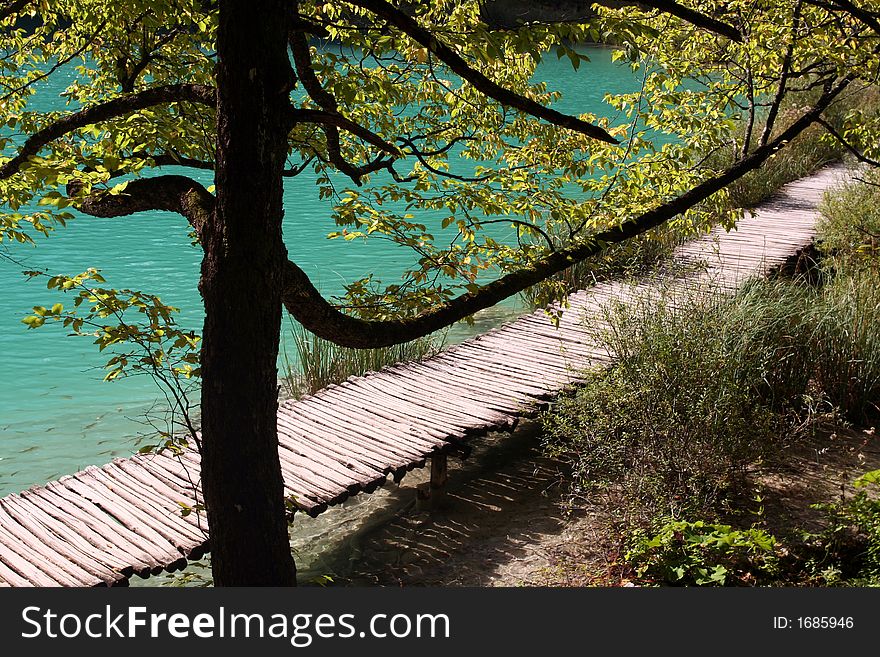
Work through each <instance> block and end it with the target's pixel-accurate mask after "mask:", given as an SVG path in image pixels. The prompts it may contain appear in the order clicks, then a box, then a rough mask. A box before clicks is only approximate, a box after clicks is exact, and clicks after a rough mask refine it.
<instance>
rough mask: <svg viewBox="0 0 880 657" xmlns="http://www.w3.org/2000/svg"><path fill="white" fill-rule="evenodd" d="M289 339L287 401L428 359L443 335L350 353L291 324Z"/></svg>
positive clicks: (439, 343) (350, 350)
mask: <svg viewBox="0 0 880 657" xmlns="http://www.w3.org/2000/svg"><path fill="white" fill-rule="evenodd" d="M290 337H291V339H292V341H293V350H294V355H295V358H291V357H290V355H289V354H288V353H287V350H286V348H285V349H284V350H283V352H282V355H283V358H284V361H285V370H286V373H285V376H284V377H283V379H282V381H283V383H284V386H285V388H286V392H287V393H288V394H289V395H290V396H291V397H302V396H303V395H307V394H313V393H315V392H317V391H318V390H320V389H321V388H324V387H326V386H328V385H330V384H331V383H341V382H343V381H345V380H346V379H347V378H349V377H350V376H360V375H362V374H366V373H367V372H373V371H377V370H380V369H382V368H383V367H385V366H387V365H393V364H395V363H400V362H406V361H412V360H419V359H422V358H426V357H428V356H431V355H433V354H435V353H437V352H438V351H440V349H442V347H443V342H444V340H445V333H443V334H440V335H434V336H428V337H425V338H421V339H419V340H413V341H412V342H405V343H403V344H398V345H394V346H391V347H380V348H377V349H351V348H348V347H340V346H339V345H336V344H333V343H332V342H329V341H328V340H324V339H322V338H319V337H318V336H316V335H314V334H313V333H310V332H309V331H307V330H305V329H304V328H303V327H302V326H300V325H299V324H296V323H294V322H293V321H291V323H290Z"/></svg>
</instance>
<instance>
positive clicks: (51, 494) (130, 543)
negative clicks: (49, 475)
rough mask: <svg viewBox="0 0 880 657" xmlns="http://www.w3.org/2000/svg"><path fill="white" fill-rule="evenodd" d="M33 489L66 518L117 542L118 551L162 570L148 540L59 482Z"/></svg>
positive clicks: (159, 561)
mask: <svg viewBox="0 0 880 657" xmlns="http://www.w3.org/2000/svg"><path fill="white" fill-rule="evenodd" d="M26 492H27V491H25V493H26ZM33 492H34V494H35V496H38V497H41V498H45V499H47V500H48V501H49V502H50V504H54V505H57V507H58V509H59V510H61V511H63V514H64V517H65V520H69V521H70V523H71V524H73V525H77V524H80V523H81V524H83V525H85V526H86V527H89V528H90V529H92V530H94V531H95V532H97V533H98V534H99V535H100V536H102V537H103V539H104V540H105V541H107V542H108V543H110V544H111V545H113V548H114V549H115V550H118V551H120V552H123V553H125V554H128V555H129V559H130V560H131V561H132V563H133V564H138V565H142V566H143V568H145V569H148V570H149V569H158V570H161V568H162V565H161V564H162V561H161V560H160V559H159V555H158V554H154V553H153V552H152V551H151V550H148V549H146V548H144V545H143V544H144V542H143V541H142V540H141V537H140V536H139V535H138V534H136V533H135V532H133V531H131V530H130V529H128V527H126V526H125V525H123V524H121V523H120V522H119V521H117V520H116V518H114V517H113V516H111V515H109V514H108V513H106V512H104V511H103V510H102V509H101V508H100V507H97V506H95V505H94V504H93V503H91V502H89V501H88V500H85V499H83V498H82V497H80V496H79V495H77V494H76V493H74V492H73V491H71V490H68V489H67V488H66V487H65V486H63V485H62V484H60V483H59V482H57V481H51V482H49V483H48V484H46V486H45V487H43V488H40V489H35V490H34V491H33ZM23 496H24V493H22V497H23ZM48 510H49V509H47V511H48ZM141 572H143V569H142V570H141Z"/></svg>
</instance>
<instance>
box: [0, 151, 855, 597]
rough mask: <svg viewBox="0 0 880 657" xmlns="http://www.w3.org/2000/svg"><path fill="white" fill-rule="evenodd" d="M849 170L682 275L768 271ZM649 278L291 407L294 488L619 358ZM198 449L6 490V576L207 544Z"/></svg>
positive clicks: (370, 483) (368, 467)
mask: <svg viewBox="0 0 880 657" xmlns="http://www.w3.org/2000/svg"><path fill="white" fill-rule="evenodd" d="M845 173H846V172H845V171H844V170H843V169H842V168H840V167H831V168H827V169H825V170H823V171H821V172H819V173H817V174H816V175H814V176H811V177H809V178H805V179H802V180H799V181H796V182H794V183H791V184H789V185H787V186H786V187H785V188H784V189H783V190H782V192H781V193H780V194H779V195H777V196H776V197H774V198H773V199H772V200H771V201H769V202H767V203H765V204H764V205H763V206H762V207H761V208H760V210H759V212H758V213H757V214H756V215H755V216H754V217H751V218H746V219H743V220H742V221H741V222H740V224H739V228H738V230H737V231H735V232H731V233H726V232H724V231H719V230H716V231H713V232H712V233H710V234H709V235H707V236H705V237H703V238H700V239H698V240H696V241H693V242H689V243H687V244H686V245H684V246H682V247H680V248H679V249H678V251H677V254H676V257H677V260H678V261H679V262H691V263H697V264H699V265H700V266H699V267H697V268H694V269H693V270H692V271H691V273H690V274H689V275H688V276H687V277H685V278H683V279H679V282H677V283H673V284H674V285H692V284H693V282H694V281H706V280H708V281H711V282H712V283H713V284H715V285H718V286H719V287H720V288H722V289H725V290H733V289H736V288H737V287H738V286H739V285H740V284H741V283H742V282H743V281H744V280H746V279H747V278H749V277H753V276H760V275H763V274H766V273H767V272H768V271H769V270H771V269H772V268H774V267H777V266H779V265H780V264H782V263H784V262H785V261H786V260H787V259H789V258H790V257H792V256H793V255H795V254H797V253H798V252H799V251H800V250H802V249H803V248H804V247H806V246H808V245H809V244H810V243H811V241H812V239H813V234H814V227H815V221H816V217H817V213H816V208H817V204H818V203H819V201H820V200H821V197H822V194H823V192H824V191H825V190H826V189H827V188H828V187H829V186H831V185H833V184H834V183H835V181H837V180H838V179H840V178H842V177H843V176H844V175H845ZM653 285H655V284H654V283H651V282H647V283H642V284H639V285H628V284H625V283H621V282H607V283H602V284H600V285H597V286H596V287H594V288H591V289H589V290H586V291H581V292H577V293H575V294H572V295H571V296H570V297H569V304H570V305H569V308H567V309H566V310H565V312H564V314H563V316H562V320H561V322H560V324H559V326H558V327H554V326H553V324H552V323H551V322H550V321H549V319H548V316H547V314H546V313H545V312H544V311H538V312H535V313H531V314H528V315H525V316H523V317H520V318H518V319H516V320H514V321H512V322H510V323H508V324H505V325H503V326H501V327H499V328H497V329H495V330H492V331H489V332H488V333H486V334H484V335H481V336H479V337H477V338H474V339H471V340H468V341H466V342H464V343H462V344H459V345H457V346H454V347H451V348H449V349H447V350H445V351H443V352H441V353H439V354H438V355H436V356H434V357H432V358H429V359H427V360H425V361H422V362H419V363H409V364H399V365H395V366H393V367H389V368H386V369H384V370H382V371H381V372H377V373H372V374H368V375H366V376H363V377H354V378H351V379H349V380H348V381H346V382H345V383H342V384H340V385H334V386H330V387H328V388H326V389H324V390H322V391H320V392H318V393H317V394H315V395H312V396H309V397H306V398H305V399H302V400H299V401H290V402H285V403H283V404H281V407H280V409H279V412H278V433H279V444H280V449H279V452H280V456H281V467H282V470H283V473H284V480H285V489H286V492H287V494H288V495H290V496H292V497H293V499H294V501H295V502H296V504H297V505H298V507H299V508H301V509H302V510H304V511H305V512H306V513H308V514H309V515H312V516H315V515H318V514H319V513H321V512H322V511H324V510H325V509H327V507H328V506H330V505H333V504H337V503H339V502H341V501H342V500H344V499H346V498H347V497H349V496H351V495H354V494H356V493H359V492H372V491H373V490H375V489H376V487H378V486H380V485H381V484H382V483H384V482H385V481H386V479H387V477H389V476H391V477H393V478H395V479H396V480H399V479H400V478H401V477H402V476H403V475H404V474H405V473H406V472H407V471H409V470H411V469H413V468H415V467H422V466H424V465H425V463H426V459H428V458H430V457H432V456H434V455H438V454H445V453H446V452H448V451H454V450H458V449H466V447H467V441H468V438H469V437H473V436H475V435H479V434H484V433H486V432H488V431H493V430H499V429H509V428H512V427H513V426H514V425H515V423H516V422H517V420H518V419H519V418H520V417H521V416H522V415H524V414H528V413H530V412H532V411H534V410H535V409H536V407H537V406H538V405H540V404H541V403H543V402H546V401H548V400H550V399H551V398H553V397H554V396H556V395H557V394H559V392H560V391H562V390H563V389H564V388H565V387H566V386H569V385H570V384H572V383H573V382H575V381H576V380H577V379H578V376H579V372H582V371H583V370H584V369H585V368H587V367H589V366H592V365H599V364H602V363H606V362H608V361H609V356H608V355H607V354H605V353H604V352H603V351H602V349H601V348H600V347H598V346H597V345H596V344H595V343H593V342H592V341H591V339H590V337H589V335H590V331H589V329H588V328H587V327H586V325H585V320H586V321H589V320H590V318H591V317H593V318H595V317H596V314H597V311H598V310H600V309H601V307H602V306H603V305H605V304H607V303H608V302H609V301H611V300H614V299H619V300H623V301H625V300H626V299H628V298H630V297H632V295H634V294H638V293H639V291H640V290H650V289H652V286H653ZM198 481H199V457H198V454H197V453H196V452H195V451H187V452H186V453H184V454H183V455H182V456H180V457H173V456H171V455H167V454H161V455H137V456H133V457H132V458H126V459H116V460H115V461H113V462H112V463H110V464H108V465H105V466H103V467H89V468H86V469H85V470H83V471H81V472H77V473H76V474H73V475H70V476H65V477H62V478H60V479H59V480H58V481H52V482H49V483H48V484H46V485H45V486H39V487H33V488H30V489H28V490H26V491H23V492H22V493H19V494H15V495H9V496H7V497H4V498H2V499H0V585H6V586H93V585H102V584H124V583H127V578H128V577H129V576H130V575H132V574H133V573H137V574H139V575H142V576H147V575H149V574H151V573H152V574H156V573H159V572H161V571H162V570H176V569H180V568H182V567H184V566H185V565H186V562H187V560H188V559H197V558H199V557H201V556H202V555H203V554H204V553H205V551H206V550H207V549H208V535H207V530H206V523H205V520H204V516H203V514H202V513H196V512H193V513H190V514H188V515H186V516H184V515H182V514H181V508H182V506H181V505H182V504H184V505H187V506H194V505H196V504H197V502H198V501H199V499H200V498H199V496H198V494H197V490H198Z"/></svg>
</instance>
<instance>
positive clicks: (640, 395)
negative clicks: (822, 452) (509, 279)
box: [541, 283, 808, 517]
mask: <svg viewBox="0 0 880 657" xmlns="http://www.w3.org/2000/svg"><path fill="white" fill-rule="evenodd" d="M803 301H804V294H803V293H802V292H801V291H800V290H798V289H797V288H795V287H794V286H790V285H783V284H769V283H768V284H765V285H758V286H752V287H750V288H749V289H747V290H745V291H743V293H742V294H740V295H738V296H736V297H734V298H730V299H719V298H717V297H713V296H711V295H710V296H706V297H703V298H700V299H696V300H694V301H692V302H689V303H684V304H682V305H681V306H679V307H676V303H675V302H674V300H672V299H671V298H667V297H665V296H664V297H661V298H660V299H659V300H651V299H636V300H635V301H633V302H632V303H629V304H625V305H624V304H616V305H614V306H612V307H609V308H608V309H607V310H606V313H605V317H604V320H605V322H606V323H607V326H608V328H607V329H606V330H603V331H599V332H597V333H596V338H597V339H598V340H599V342H600V343H601V344H603V345H604V347H605V349H606V350H607V351H608V352H609V353H610V354H611V355H613V356H614V357H615V358H616V362H615V364H614V365H613V366H612V367H610V368H608V369H606V370H601V371H596V372H593V373H592V374H590V375H589V376H588V378H587V380H586V382H585V384H584V385H582V386H580V387H579V388H578V389H576V390H575V391H574V392H573V393H572V394H570V395H567V396H563V397H561V398H560V399H559V400H558V401H557V402H556V403H555V404H554V405H553V406H552V407H551V408H550V409H549V410H548V411H547V412H546V413H544V414H543V415H542V418H541V419H542V423H543V428H544V440H545V443H546V446H547V448H548V450H549V451H550V453H552V454H554V455H556V456H560V457H564V458H568V459H569V460H570V462H571V464H572V467H573V492H574V493H575V494H580V493H581V492H584V491H589V490H592V489H594V488H595V487H597V486H599V487H605V486H608V485H609V484H614V485H616V486H618V487H619V488H620V490H621V493H622V494H621V497H622V499H623V502H622V504H625V505H626V507H627V508H626V510H627V511H628V512H631V513H633V514H635V516H636V517H639V516H641V517H645V516H649V515H652V514H656V513H663V514H667V515H673V516H679V515H683V514H689V513H695V512H696V513H702V512H708V511H711V509H713V508H714V506H715V505H716V503H717V502H718V501H719V499H720V497H721V496H722V495H723V493H725V491H728V490H730V489H733V488H736V487H737V486H738V485H739V484H740V483H742V481H743V476H744V474H745V470H746V467H747V466H748V465H749V464H750V463H752V462H753V461H754V460H755V459H757V458H759V457H760V456H762V455H763V454H765V453H766V452H767V451H768V450H770V449H773V448H775V446H776V445H777V444H778V443H779V442H780V438H779V437H780V436H781V435H783V433H784V429H785V428H786V427H788V426H789V424H788V419H787V415H785V414H780V413H778V412H776V411H777V410H783V409H787V408H791V407H792V406H794V405H796V404H797V402H798V401H799V397H800V396H801V395H802V394H803V392H804V389H805V387H806V384H807V378H808V376H807V375H805V374H804V371H805V369H806V368H805V365H804V360H805V358H806V349H805V348H804V347H803V345H804V343H805V340H804V339H802V337H801V336H802V332H803V330H804V328H803V326H802V323H801V321H800V320H801V318H802V317H803V308H804V305H803Z"/></svg>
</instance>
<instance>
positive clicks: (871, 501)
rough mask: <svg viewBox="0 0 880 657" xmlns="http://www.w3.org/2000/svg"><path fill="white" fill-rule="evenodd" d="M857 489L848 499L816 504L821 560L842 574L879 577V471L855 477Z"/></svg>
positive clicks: (845, 575)
mask: <svg viewBox="0 0 880 657" xmlns="http://www.w3.org/2000/svg"><path fill="white" fill-rule="evenodd" d="M855 486H856V488H857V489H858V492H857V493H856V494H855V495H854V496H853V497H852V498H851V499H849V500H845V501H840V502H832V503H830V504H817V505H815V506H814V508H818V509H820V510H822V511H824V512H825V514H826V517H827V527H826V529H825V531H824V532H822V533H821V534H820V535H819V536H818V537H816V538H817V539H818V543H819V546H820V548H821V552H822V553H823V554H824V560H823V561H824V563H825V564H826V565H827V564H829V563H830V564H832V565H833V567H834V569H835V570H837V571H839V572H840V573H841V574H842V576H843V577H848V578H849V579H853V580H856V579H857V580H862V581H865V580H867V581H873V582H875V583H877V582H878V580H880V499H878V495H880V470H873V471H871V472H867V473H865V474H863V475H862V476H861V477H859V478H858V479H856V481H855Z"/></svg>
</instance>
